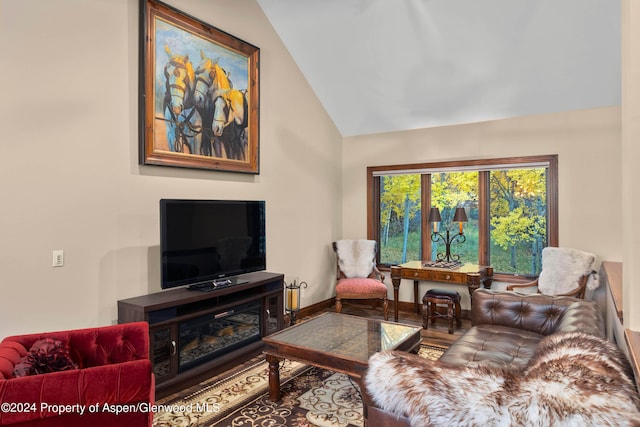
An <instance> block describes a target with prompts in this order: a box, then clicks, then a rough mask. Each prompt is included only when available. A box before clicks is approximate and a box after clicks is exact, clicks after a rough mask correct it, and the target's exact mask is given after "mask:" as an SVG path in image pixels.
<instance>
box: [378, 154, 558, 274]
mask: <svg viewBox="0 0 640 427" xmlns="http://www.w3.org/2000/svg"><path fill="white" fill-rule="evenodd" d="M530 164H546V165H547V174H546V177H547V245H548V246H555V247H557V246H558V243H559V233H558V155H557V154H551V155H538V156H522V157H502V158H491V159H473V160H456V161H444V162H429V163H414V164H400V165H387V166H370V167H367V238H368V239H370V240H376V241H377V242H379V241H380V227H379V223H378V221H379V218H380V175H384V174H385V173H407V174H409V173H422V172H421V171H428V170H443V171H446V170H456V168H460V169H464V170H469V171H471V170H474V168H475V170H477V171H479V178H478V237H479V238H478V262H479V264H481V265H489V261H490V259H491V258H490V255H491V254H490V247H491V245H490V240H489V239H490V233H489V232H490V225H489V198H490V191H489V176H490V172H489V169H499V168H500V166H505V167H509V166H511V167H517V166H518V165H522V168H523V169H524V168H526V167H527V165H530ZM430 181H431V174H430V173H428V172H427V173H422V177H421V183H422V189H423V190H422V195H421V205H422V206H421V207H422V212H423V213H424V212H428V211H429V208H430V206H431V191H430V185H429V183H430ZM427 219H428V218H427V215H422V230H429V226H428V223H427ZM421 244H422V253H423V254H428V253H430V252H431V239H428V238H427V239H425V238H423V239H422V242H421ZM377 256H378V264H379V261H380V253H378V255H377ZM379 268H380V269H388V268H389V266H386V265H379ZM494 279H495V280H508V281H510V282H524V281H527V280H529V279H530V276H523V275H517V274H506V273H503V274H496V275H494Z"/></svg>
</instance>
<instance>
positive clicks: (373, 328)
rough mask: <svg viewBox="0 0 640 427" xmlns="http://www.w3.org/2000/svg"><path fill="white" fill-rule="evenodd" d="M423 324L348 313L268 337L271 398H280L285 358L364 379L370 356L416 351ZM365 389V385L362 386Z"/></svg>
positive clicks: (326, 315)
mask: <svg viewBox="0 0 640 427" xmlns="http://www.w3.org/2000/svg"><path fill="white" fill-rule="evenodd" d="M421 329H422V328H420V327H415V326H409V325H403V324H399V323H393V322H382V321H379V320H373V319H367V318H363V317H357V316H350V315H346V314H337V313H324V314H321V315H320V316H317V317H314V318H312V319H309V320H307V321H305V322H303V323H299V324H297V325H295V326H292V327H290V328H287V329H284V330H282V331H280V332H276V333H275V334H272V335H269V336H267V337H264V338H263V339H262V340H263V341H264V343H265V347H264V349H263V352H264V353H265V355H266V358H267V362H268V363H269V399H271V400H272V401H278V400H280V371H279V366H280V361H282V360H284V359H290V360H297V361H299V362H302V363H305V364H309V365H313V366H317V367H320V368H325V369H328V370H330V371H334V372H341V373H344V374H347V375H349V376H350V377H352V378H354V379H355V380H356V381H358V383H360V381H361V379H362V376H363V375H364V373H365V371H366V370H367V367H368V364H369V357H370V356H371V355H373V354H374V353H376V352H379V351H383V350H401V351H412V350H414V349H416V348H417V347H418V346H419V345H420V341H421V338H420V331H421ZM361 389H362V387H361Z"/></svg>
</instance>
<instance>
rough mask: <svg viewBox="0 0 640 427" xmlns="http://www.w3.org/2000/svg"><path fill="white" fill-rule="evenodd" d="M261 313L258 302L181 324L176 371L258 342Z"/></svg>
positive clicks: (260, 306)
mask: <svg viewBox="0 0 640 427" xmlns="http://www.w3.org/2000/svg"><path fill="white" fill-rule="evenodd" d="M261 311H262V305H261V303H260V302H250V303H247V304H244V305H240V306H238V307H234V308H232V309H229V310H226V311H224V312H221V313H212V314H207V315H203V316H198V317H196V318H193V319H190V320H186V321H184V322H181V323H180V327H179V341H178V342H179V347H178V348H179V352H180V354H179V362H178V372H182V371H185V370H187V369H190V368H192V367H194V366H196V365H199V364H201V363H203V362H206V361H208V360H211V359H214V358H216V357H219V356H221V355H223V354H225V353H228V352H230V351H233V350H235V349H237V348H240V347H242V346H244V345H247V344H250V343H252V342H255V341H259V340H260V319H261V316H260V314H261Z"/></svg>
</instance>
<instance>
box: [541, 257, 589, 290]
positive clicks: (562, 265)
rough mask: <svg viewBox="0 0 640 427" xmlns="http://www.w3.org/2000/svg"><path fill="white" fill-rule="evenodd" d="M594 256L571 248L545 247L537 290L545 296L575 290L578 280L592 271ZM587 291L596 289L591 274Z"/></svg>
mask: <svg viewBox="0 0 640 427" xmlns="http://www.w3.org/2000/svg"><path fill="white" fill-rule="evenodd" d="M595 262H596V256H595V255H594V254H591V253H588V252H584V251H581V250H579V249H572V248H554V247H546V248H544V249H543V250H542V271H541V272H540V277H538V290H539V291H540V293H542V294H545V295H560V294H567V293H569V292H572V291H574V290H576V289H577V288H578V286H579V283H580V278H581V277H582V276H583V275H585V274H588V273H590V272H591V271H593V268H594V264H595ZM587 287H588V288H589V289H592V290H593V289H596V288H597V287H598V283H597V276H596V275H595V273H593V275H592V277H591V278H590V279H589V282H587Z"/></svg>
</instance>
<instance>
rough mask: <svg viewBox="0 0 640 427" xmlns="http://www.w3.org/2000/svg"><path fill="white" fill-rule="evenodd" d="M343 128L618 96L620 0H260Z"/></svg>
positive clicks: (403, 124) (431, 122) (417, 123)
mask: <svg viewBox="0 0 640 427" xmlns="http://www.w3.org/2000/svg"><path fill="white" fill-rule="evenodd" d="M257 1H258V3H259V4H260V6H261V7H262V9H263V11H264V13H265V15H266V16H267V18H268V19H269V20H270V22H271V23H272V25H273V27H274V28H275V30H276V32H277V33H278V35H279V36H280V38H281V39H282V41H283V43H284V44H285V46H286V47H287V49H288V50H289V52H290V54H291V56H292V57H293V59H294V61H295V62H296V63H297V64H298V66H299V67H300V70H301V71H302V73H303V74H304V76H305V77H306V79H307V80H308V82H309V84H310V85H311V87H312V88H313V90H314V91H315V93H316V95H317V96H318V98H319V99H320V101H321V102H322V104H323V105H324V107H325V108H326V110H327V112H328V113H329V115H330V116H331V118H332V119H333V121H334V122H335V124H336V126H337V128H338V130H339V131H340V132H341V133H342V135H343V136H354V135H364V134H371V133H380V132H390V131H399V130H407V129H418V128H425V127H432V126H443V125H451V124H460V123H470V122H478V121H484V120H495V119H501V118H508V117H515V116H522V115H531V114H541V113H549V112H558V111H567V110H578V109H586V108H595V107H603V106H611V105H619V104H620V99H621V94H620V85H621V83H620V82H621V75H620V73H621V71H620V70H621V64H620V58H621V52H620V2H619V1H615V0H257Z"/></svg>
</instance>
